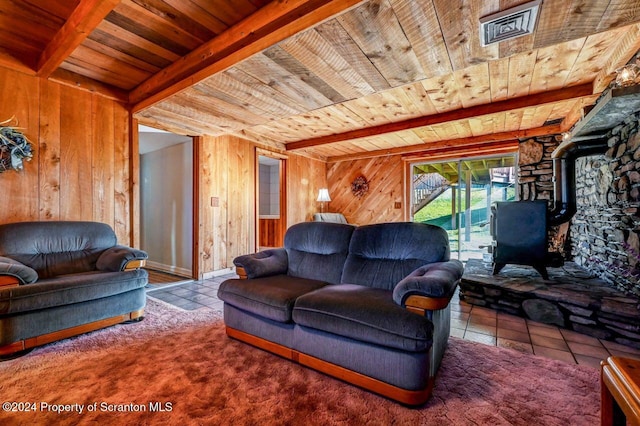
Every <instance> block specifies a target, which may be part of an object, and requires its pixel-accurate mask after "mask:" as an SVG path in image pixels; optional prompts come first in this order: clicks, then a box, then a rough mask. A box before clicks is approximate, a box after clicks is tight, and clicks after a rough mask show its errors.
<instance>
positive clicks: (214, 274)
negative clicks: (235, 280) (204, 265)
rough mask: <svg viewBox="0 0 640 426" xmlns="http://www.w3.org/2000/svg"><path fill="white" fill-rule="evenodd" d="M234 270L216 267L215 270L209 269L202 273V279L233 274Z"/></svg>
mask: <svg viewBox="0 0 640 426" xmlns="http://www.w3.org/2000/svg"><path fill="white" fill-rule="evenodd" d="M234 272H235V269H234V268H224V269H218V270H216V271H209V272H205V273H204V274H202V279H203V280H208V279H209V278H215V277H220V276H222V275H227V274H233V273H234Z"/></svg>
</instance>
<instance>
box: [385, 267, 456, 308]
mask: <svg viewBox="0 0 640 426" xmlns="http://www.w3.org/2000/svg"><path fill="white" fill-rule="evenodd" d="M463 272H464V266H463V265H462V262H460V261H459V260H449V261H447V262H437V263H430V264H428V265H424V266H421V267H419V268H418V269H416V270H415V271H413V272H412V273H410V274H409V275H407V276H406V277H405V278H404V279H403V280H401V281H400V282H399V283H398V284H397V285H396V287H395V288H394V289H393V300H394V301H395V302H396V303H397V304H399V305H403V306H404V305H410V306H415V307H418V308H421V309H427V310H437V309H442V308H445V307H446V306H447V304H448V303H449V300H450V299H451V297H452V296H453V293H455V291H456V287H457V285H458V282H459V281H460V278H462V273H463Z"/></svg>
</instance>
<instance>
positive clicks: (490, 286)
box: [460, 259, 640, 348]
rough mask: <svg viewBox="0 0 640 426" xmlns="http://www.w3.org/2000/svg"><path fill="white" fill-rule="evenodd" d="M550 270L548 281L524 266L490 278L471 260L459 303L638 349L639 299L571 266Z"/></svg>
mask: <svg viewBox="0 0 640 426" xmlns="http://www.w3.org/2000/svg"><path fill="white" fill-rule="evenodd" d="M547 271H548V273H549V279H548V280H543V279H542V277H540V275H539V274H538V273H537V272H536V271H535V269H533V268H531V267H528V266H520V265H518V266H516V265H507V266H505V267H504V269H502V270H501V271H500V273H499V274H498V275H492V273H491V264H490V263H486V262H483V261H481V260H479V259H471V260H468V261H467V263H466V266H465V273H464V275H463V277H462V281H461V283H460V299H461V300H463V301H465V302H467V303H470V304H472V305H478V306H485V307H488V308H492V309H496V310H499V311H503V312H507V313H509V314H512V315H517V316H521V317H525V318H529V319H531V320H533V321H538V322H542V323H545V324H552V325H557V326H559V327H563V328H566V329H569V330H574V331H576V332H578V333H582V334H587V335H590V336H593V337H597V338H599V339H604V340H610V341H614V342H617V343H621V344H623V345H627V346H632V347H635V348H640V309H639V307H640V299H638V298H637V297H633V296H629V295H627V294H625V293H623V292H621V291H620V290H617V289H615V288H614V287H612V286H611V285H609V284H607V283H606V282H605V281H603V280H601V279H599V278H596V277H594V276H593V275H591V274H590V273H589V272H588V271H586V270H585V269H583V268H581V267H580V266H578V265H576V264H575V263H573V262H566V263H565V264H564V266H562V267H559V268H547Z"/></svg>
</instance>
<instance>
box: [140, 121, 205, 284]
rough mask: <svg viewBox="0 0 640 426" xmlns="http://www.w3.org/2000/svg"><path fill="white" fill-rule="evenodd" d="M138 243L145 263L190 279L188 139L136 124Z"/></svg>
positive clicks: (190, 163)
mask: <svg viewBox="0 0 640 426" xmlns="http://www.w3.org/2000/svg"><path fill="white" fill-rule="evenodd" d="M138 133H139V154H140V248H141V249H142V250H144V251H146V252H147V253H148V255H149V260H148V261H147V268H149V269H152V270H156V271H161V272H166V273H170V274H173V275H178V276H180V277H185V278H194V266H193V261H194V256H193V250H194V248H193V247H194V239H193V235H194V232H193V230H194V226H193V223H194V222H193V218H194V214H193V211H194V210H193V209H194V207H193V206H194V185H193V181H194V180H193V169H194V168H193V164H194V149H193V146H194V144H193V139H192V138H191V137H188V136H181V135H176V134H172V133H168V132H165V131H162V130H157V129H153V128H150V127H147V126H142V125H140V126H139V129H138Z"/></svg>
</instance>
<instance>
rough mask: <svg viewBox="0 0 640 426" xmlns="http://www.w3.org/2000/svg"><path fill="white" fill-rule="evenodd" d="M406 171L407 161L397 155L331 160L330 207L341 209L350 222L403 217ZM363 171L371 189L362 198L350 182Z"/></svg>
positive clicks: (333, 210)
mask: <svg viewBox="0 0 640 426" xmlns="http://www.w3.org/2000/svg"><path fill="white" fill-rule="evenodd" d="M403 173H404V162H403V161H402V159H401V157H400V156H398V155H396V156H386V157H378V158H371V159H365V160H353V161H342V162H338V163H330V164H328V165H327V181H328V185H329V186H328V188H329V195H330V196H331V202H330V203H329V205H328V208H327V211H330V212H337V213H342V214H343V215H344V216H345V217H346V219H347V221H348V222H349V223H355V224H358V225H367V224H371V223H381V222H399V221H402V220H404V213H403V212H404V197H403V194H404V191H403ZM360 175H362V176H364V177H365V178H366V179H367V180H368V181H369V192H367V193H366V194H365V195H364V196H363V197H361V198H359V197H356V196H355V195H353V193H352V192H351V182H353V180H354V179H355V178H357V177H358V176H360ZM396 203H400V208H396Z"/></svg>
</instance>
